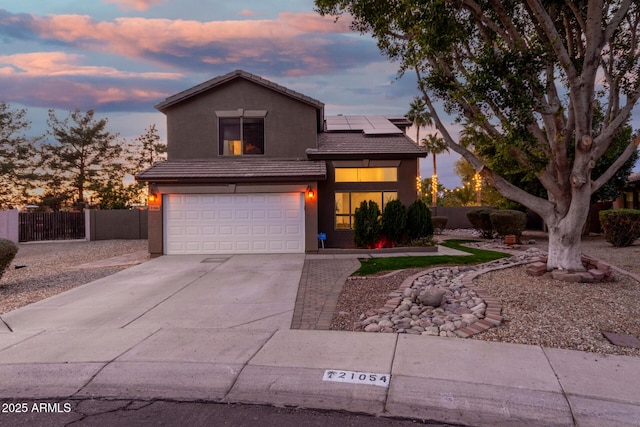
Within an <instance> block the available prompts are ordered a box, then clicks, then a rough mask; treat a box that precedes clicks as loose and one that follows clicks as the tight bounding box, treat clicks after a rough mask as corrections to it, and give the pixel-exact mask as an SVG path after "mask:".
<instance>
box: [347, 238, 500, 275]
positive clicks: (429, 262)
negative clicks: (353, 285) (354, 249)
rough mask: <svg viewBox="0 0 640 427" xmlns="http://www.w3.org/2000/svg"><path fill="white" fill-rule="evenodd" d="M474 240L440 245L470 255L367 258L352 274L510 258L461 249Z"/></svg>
mask: <svg viewBox="0 0 640 427" xmlns="http://www.w3.org/2000/svg"><path fill="white" fill-rule="evenodd" d="M474 241H475V240H446V241H445V242H443V243H441V245H442V246H446V247H448V248H452V249H458V250H461V251H464V252H468V253H470V254H472V255H466V256H448V255H434V256H403V257H392V258H367V259H360V264H361V266H360V268H359V269H358V270H357V271H356V272H355V273H353V274H354V275H356V276H367V275H369V274H374V273H377V272H379V271H390V270H402V269H405V268H420V267H433V266H438V265H463V264H466V265H468V264H482V263H485V262H489V261H493V260H496V259H500V258H507V257H510V256H511V255H510V254H505V253H503V252H495V251H485V250H483V249H476V248H468V247H463V246H462V243H466V242H474Z"/></svg>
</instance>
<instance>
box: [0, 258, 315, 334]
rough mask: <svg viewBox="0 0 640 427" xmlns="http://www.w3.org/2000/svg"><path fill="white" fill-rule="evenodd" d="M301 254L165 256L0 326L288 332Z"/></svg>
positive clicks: (22, 312)
mask: <svg viewBox="0 0 640 427" xmlns="http://www.w3.org/2000/svg"><path fill="white" fill-rule="evenodd" d="M303 264H304V255H302V254H300V255H290V254H287V255H233V256H230V255H229V256H215V255H209V256H204V255H201V256H163V257H160V258H156V259H153V260H150V261H148V262H145V263H143V264H140V265H138V266H135V267H132V268H129V269H126V270H123V271H121V272H119V273H117V274H114V275H112V276H109V277H105V278H103V279H100V280H97V281H95V282H92V283H89V284H87V285H84V286H81V287H78V288H75V289H73V290H71V291H68V292H65V293H63V294H60V295H57V296H55V297H52V298H49V299H46V300H43V301H40V302H38V303H35V304H31V305H28V306H26V307H23V308H21V309H18V310H15V311H13V312H10V313H7V314H5V315H4V316H3V320H4V322H5V323H6V325H2V323H0V331H1V330H2V328H3V327H8V328H10V329H11V330H13V331H14V332H16V333H20V332H27V331H41V330H57V329H112V328H116V329H119V328H135V329H146V330H157V329H158V328H167V327H178V328H242V329H260V330H277V329H288V328H289V327H290V325H291V319H292V316H293V309H294V305H295V300H296V293H297V289H298V283H299V281H300V275H301V273H302V267H303Z"/></svg>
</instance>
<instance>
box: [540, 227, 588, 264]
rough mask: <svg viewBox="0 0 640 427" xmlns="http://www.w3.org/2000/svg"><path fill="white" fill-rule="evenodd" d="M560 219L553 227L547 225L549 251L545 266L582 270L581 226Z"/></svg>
mask: <svg viewBox="0 0 640 427" xmlns="http://www.w3.org/2000/svg"><path fill="white" fill-rule="evenodd" d="M569 222H570V221H568V220H561V221H560V222H559V223H558V225H556V226H555V227H549V253H548V258H547V268H549V269H561V270H571V271H584V267H583V266H582V262H581V260H580V257H581V255H582V244H581V240H580V239H581V237H582V236H581V234H582V227H581V226H576V225H573V224H570V223H569Z"/></svg>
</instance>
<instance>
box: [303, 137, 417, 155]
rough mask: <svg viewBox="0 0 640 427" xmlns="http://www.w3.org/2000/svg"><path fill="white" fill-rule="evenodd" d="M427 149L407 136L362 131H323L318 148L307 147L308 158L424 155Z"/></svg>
mask: <svg viewBox="0 0 640 427" xmlns="http://www.w3.org/2000/svg"><path fill="white" fill-rule="evenodd" d="M427 154H428V153H427V151H426V150H425V149H424V148H422V147H419V146H418V145H416V143H415V142H413V140H411V139H410V138H409V137H408V136H406V135H404V134H401V135H381V136H367V135H364V134H363V133H362V132H323V133H321V134H319V135H318V148H317V149H314V148H311V149H307V155H308V156H309V158H312V159H313V158H327V157H332V156H351V157H362V156H372V155H373V156H378V157H389V158H390V157H393V156H395V157H426V156H427Z"/></svg>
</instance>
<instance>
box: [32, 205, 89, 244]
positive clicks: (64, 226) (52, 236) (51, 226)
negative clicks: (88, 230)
mask: <svg viewBox="0 0 640 427" xmlns="http://www.w3.org/2000/svg"><path fill="white" fill-rule="evenodd" d="M19 222H20V233H19V240H20V241H21V242H33V241H40V240H73V239H84V237H85V230H84V213H83V212H20V221H19Z"/></svg>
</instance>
